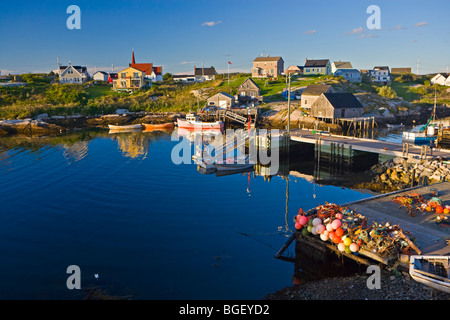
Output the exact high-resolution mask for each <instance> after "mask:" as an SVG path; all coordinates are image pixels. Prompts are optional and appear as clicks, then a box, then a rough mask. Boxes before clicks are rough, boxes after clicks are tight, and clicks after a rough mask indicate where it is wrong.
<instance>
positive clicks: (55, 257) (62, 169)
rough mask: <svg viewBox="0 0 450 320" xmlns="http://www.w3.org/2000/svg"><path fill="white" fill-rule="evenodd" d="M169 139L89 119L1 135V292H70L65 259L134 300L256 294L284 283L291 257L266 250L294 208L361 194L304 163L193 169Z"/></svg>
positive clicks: (86, 282) (278, 242)
mask: <svg viewBox="0 0 450 320" xmlns="http://www.w3.org/2000/svg"><path fill="white" fill-rule="evenodd" d="M177 143H178V141H171V139H170V135H169V134H165V133H157V132H153V133H132V134H128V133H122V134H108V133H107V132H105V131H100V132H99V131H92V130H91V131H82V132H78V133H71V134H68V135H64V136H59V137H46V138H32V139H31V138H26V137H9V138H2V139H0V202H1V204H2V206H1V208H0V256H1V257H2V263H1V264H0V281H1V288H2V290H0V299H79V298H81V297H82V292H80V290H68V289H67V287H66V280H67V277H68V276H69V275H68V274H67V273H66V269H67V267H68V266H69V265H78V266H79V267H80V268H81V278H82V280H81V286H82V288H84V289H86V288H90V287H93V286H100V287H102V288H108V290H111V293H112V294H114V295H118V296H126V295H130V296H131V297H132V298H134V299H260V298H262V297H264V296H265V295H266V294H268V293H271V292H274V291H276V290H278V289H281V288H283V287H285V286H288V285H291V284H292V275H293V272H294V266H293V264H292V263H288V262H285V261H280V260H277V259H274V258H273V256H274V255H275V253H276V252H277V251H278V249H280V248H281V246H282V245H283V244H284V242H285V241H286V240H287V237H286V236H287V232H288V231H289V232H290V231H291V230H292V228H293V222H292V217H293V216H294V215H295V214H296V213H297V212H298V209H299V208H300V207H303V208H306V209H308V208H311V207H313V206H317V205H319V204H323V203H325V201H327V202H336V203H344V202H347V201H352V200H357V199H361V198H365V197H369V196H370V194H368V193H364V192H362V191H355V190H350V189H346V188H342V187H339V186H331V185H316V184H314V183H313V182H311V179H309V178H308V177H309V176H310V174H311V173H310V172H306V171H305V172H303V173H302V174H300V175H298V174H297V175H293V174H291V175H289V177H288V178H289V179H286V177H284V178H283V177H282V176H274V177H272V178H271V179H270V181H269V180H268V179H264V177H262V176H259V175H258V174H256V173H250V174H248V173H240V174H234V175H227V176H221V177H217V176H216V175H214V174H210V175H206V174H201V173H199V172H198V171H197V167H196V165H195V164H190V165H187V164H181V165H175V164H174V163H173V162H172V161H171V151H172V148H173V147H174V146H175V145H176V144H177ZM306 167H308V168H310V167H311V163H310V162H306V161H305V165H304V166H303V164H302V159H298V163H297V164H296V168H295V172H298V171H302V170H303V169H302V168H306ZM289 169H290V170H291V172H292V168H289ZM308 170H309V169H308ZM287 190H288V196H289V197H288V198H287ZM293 251H294V250H293V248H290V249H289V251H288V252H287V254H288V255H289V254H293ZM94 274H98V276H99V277H98V279H95V277H94ZM81 291H82V290H81Z"/></svg>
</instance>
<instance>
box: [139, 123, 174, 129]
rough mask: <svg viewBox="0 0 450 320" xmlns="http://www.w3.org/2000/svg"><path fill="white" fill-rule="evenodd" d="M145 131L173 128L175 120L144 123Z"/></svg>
mask: <svg viewBox="0 0 450 320" xmlns="http://www.w3.org/2000/svg"><path fill="white" fill-rule="evenodd" d="M142 126H143V127H144V131H157V130H172V129H173V127H174V124H173V122H168V123H143V124H142Z"/></svg>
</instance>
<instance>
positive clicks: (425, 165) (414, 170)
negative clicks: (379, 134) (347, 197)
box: [353, 157, 450, 193]
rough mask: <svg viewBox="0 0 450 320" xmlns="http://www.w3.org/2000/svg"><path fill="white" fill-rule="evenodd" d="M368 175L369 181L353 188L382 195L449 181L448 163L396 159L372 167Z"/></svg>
mask: <svg viewBox="0 0 450 320" xmlns="http://www.w3.org/2000/svg"><path fill="white" fill-rule="evenodd" d="M370 175H371V181H369V182H361V183H358V184H356V185H354V186H353V187H354V188H357V189H369V190H372V191H376V192H382V193H383V192H390V191H396V190H403V189H406V188H410V187H413V186H417V185H429V184H433V183H438V182H444V181H450V161H447V160H445V159H433V160H418V159H404V158H401V157H397V158H394V159H391V160H388V161H385V162H383V163H379V164H376V165H374V166H372V167H371V170H370Z"/></svg>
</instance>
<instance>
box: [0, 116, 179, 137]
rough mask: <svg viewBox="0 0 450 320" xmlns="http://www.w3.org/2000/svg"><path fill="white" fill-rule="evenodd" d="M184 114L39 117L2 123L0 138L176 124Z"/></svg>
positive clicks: (0, 123)
mask: <svg viewBox="0 0 450 320" xmlns="http://www.w3.org/2000/svg"><path fill="white" fill-rule="evenodd" d="M184 115H185V113H183V112H161V113H151V112H123V113H121V112H118V113H115V114H107V115H96V116H82V115H71V116H52V117H48V116H47V115H41V116H38V117H37V118H36V119H23V120H3V121H0V136H5V135H14V134H24V135H47V134H59V133H64V132H67V131H69V130H71V129H75V128H108V124H112V125H129V124H138V123H166V122H174V121H176V119H177V118H179V117H183V116H184Z"/></svg>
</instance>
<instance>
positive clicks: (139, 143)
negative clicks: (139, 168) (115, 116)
mask: <svg viewBox="0 0 450 320" xmlns="http://www.w3.org/2000/svg"><path fill="white" fill-rule="evenodd" d="M112 140H114V141H116V142H117V147H118V149H119V150H120V151H121V152H122V154H123V155H124V156H125V157H129V158H137V157H142V159H145V157H146V156H147V154H148V149H149V145H150V136H146V135H143V134H141V133H140V132H139V133H137V132H135V133H120V134H117V135H114V136H113V137H112Z"/></svg>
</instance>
